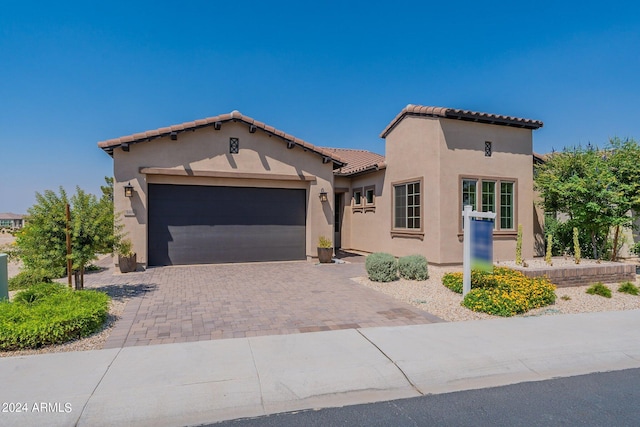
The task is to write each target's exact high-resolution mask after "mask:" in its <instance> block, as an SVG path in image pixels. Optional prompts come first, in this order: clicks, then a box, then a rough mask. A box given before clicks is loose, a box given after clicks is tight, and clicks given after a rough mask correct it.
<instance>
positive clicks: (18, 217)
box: [0, 212, 24, 219]
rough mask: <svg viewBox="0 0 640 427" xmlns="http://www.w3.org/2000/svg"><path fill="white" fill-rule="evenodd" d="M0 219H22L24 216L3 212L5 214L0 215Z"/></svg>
mask: <svg viewBox="0 0 640 427" xmlns="http://www.w3.org/2000/svg"><path fill="white" fill-rule="evenodd" d="M0 219H24V215H18V214H14V213H10V212H5V213H0Z"/></svg>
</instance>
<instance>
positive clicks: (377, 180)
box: [342, 170, 389, 252]
mask: <svg viewBox="0 0 640 427" xmlns="http://www.w3.org/2000/svg"><path fill="white" fill-rule="evenodd" d="M384 179H385V170H380V171H377V172H373V173H369V174H366V175H362V176H359V177H355V178H353V179H352V181H351V191H350V192H349V193H348V194H347V198H346V200H347V206H346V209H345V216H347V217H348V218H349V220H348V221H343V233H342V235H343V236H345V235H346V234H348V237H347V238H346V239H345V237H343V241H342V243H343V245H342V246H343V248H348V249H356V250H360V251H366V252H378V251H381V250H383V249H384V246H383V243H384V239H383V237H384V231H385V230H388V228H389V227H388V225H387V226H386V227H382V226H381V225H380V224H381V223H384V221H385V218H388V217H389V216H388V215H387V211H388V209H389V200H388V198H387V197H386V194H384ZM372 186H373V187H374V188H373V189H374V203H373V205H369V204H366V202H365V200H364V197H365V196H364V190H365V189H366V188H371V187H372ZM356 189H359V190H362V197H363V200H362V205H361V206H355V203H354V199H353V192H354V191H355V190H356ZM347 224H348V225H349V227H348V228H347V227H346V225H347ZM347 243H348V246H346V244H347Z"/></svg>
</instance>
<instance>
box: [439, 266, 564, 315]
mask: <svg viewBox="0 0 640 427" xmlns="http://www.w3.org/2000/svg"><path fill="white" fill-rule="evenodd" d="M442 283H443V285H445V286H446V287H448V288H449V289H451V290H452V291H454V292H458V293H462V273H448V274H445V276H444V277H443V278H442ZM555 289H556V287H555V285H553V284H552V283H551V282H550V281H549V279H547V278H546V277H536V278H529V277H526V276H525V275H524V274H522V273H521V272H519V271H516V270H512V269H509V268H504V267H496V268H494V269H493V273H484V272H479V271H472V272H471V291H470V292H469V293H468V294H467V295H465V297H464V299H463V300H462V303H461V304H462V305H463V306H465V307H467V308H469V309H470V310H473V311H480V312H484V313H489V314H493V315H497V316H514V315H516V314H521V313H525V312H527V311H529V310H531V309H534V308H538V307H544V306H546V305H550V304H553V303H555V301H556V293H555Z"/></svg>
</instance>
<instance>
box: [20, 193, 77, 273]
mask: <svg viewBox="0 0 640 427" xmlns="http://www.w3.org/2000/svg"><path fill="white" fill-rule="evenodd" d="M67 203H68V197H67V193H66V192H65V191H64V189H63V188H60V194H56V193H55V192H53V191H51V190H46V191H45V192H44V193H43V194H40V193H36V204H35V205H33V206H32V207H30V208H29V210H28V217H27V221H26V223H25V225H24V227H23V228H22V229H21V230H20V231H19V232H18V234H17V235H16V247H17V254H18V256H19V257H20V259H21V260H22V262H23V263H24V266H25V268H26V269H28V270H43V271H46V272H47V273H49V274H51V275H52V276H54V277H62V276H64V273H65V271H66V259H67V249H66V234H65V229H66V222H67V221H66V214H65V213H66V212H65V209H66V205H67Z"/></svg>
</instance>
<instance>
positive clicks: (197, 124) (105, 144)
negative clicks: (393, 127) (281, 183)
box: [98, 110, 346, 166]
mask: <svg viewBox="0 0 640 427" xmlns="http://www.w3.org/2000/svg"><path fill="white" fill-rule="evenodd" d="M225 122H243V123H246V124H247V125H249V130H250V132H255V131H256V130H257V129H260V130H262V131H264V132H266V133H268V134H269V135H274V136H278V137H280V138H282V140H283V141H285V142H287V143H288V144H291V148H293V146H295V145H297V146H299V147H302V148H303V149H305V150H309V151H311V152H314V153H317V154H319V155H321V156H323V157H324V160H325V162H326V161H333V162H334V163H336V164H337V165H338V166H343V165H344V164H346V162H345V161H344V160H343V159H341V158H340V157H339V156H338V155H336V154H335V153H331V152H328V151H326V150H324V149H322V148H320V147H316V146H315V145H313V144H310V143H308V142H306V141H304V140H302V139H300V138H296V137H295V136H293V135H290V134H288V133H286V132H283V131H281V130H278V129H276V128H274V127H272V126H269V125H267V124H265V123H262V122H259V121H257V120H255V119H253V118H251V117H249V116H245V115H244V114H242V113H240V112H239V111H237V110H234V111H232V112H231V113H228V114H220V115H218V116H213V117H207V118H205V119H200V120H194V121H192V122H186V123H181V124H179V125H173V126H167V127H163V128H159V129H155V130H149V131H146V132H140V133H134V134H132V135H127V136H121V137H120V138H114V139H109V140H106V141H102V142H99V143H98V147H100V148H102V149H103V150H104V151H106V152H107V154H109V155H110V156H113V150H114V149H115V148H117V147H123V148H128V146H129V144H135V143H139V142H146V141H152V140H154V139H156V138H161V137H166V136H175V137H177V135H178V134H179V133H181V132H186V131H191V130H196V129H200V128H204V127H207V126H212V127H214V128H216V129H219V126H221V125H222V123H225Z"/></svg>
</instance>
